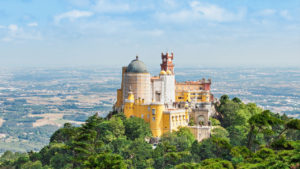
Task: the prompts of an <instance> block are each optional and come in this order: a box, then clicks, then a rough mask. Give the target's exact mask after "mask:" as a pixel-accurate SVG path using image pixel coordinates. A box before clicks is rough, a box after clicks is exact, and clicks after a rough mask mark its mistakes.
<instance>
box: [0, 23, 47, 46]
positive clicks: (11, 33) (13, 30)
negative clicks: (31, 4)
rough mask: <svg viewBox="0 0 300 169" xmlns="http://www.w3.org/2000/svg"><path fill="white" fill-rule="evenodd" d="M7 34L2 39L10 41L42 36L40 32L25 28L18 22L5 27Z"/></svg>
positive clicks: (37, 38) (40, 37) (36, 38)
mask: <svg viewBox="0 0 300 169" xmlns="http://www.w3.org/2000/svg"><path fill="white" fill-rule="evenodd" d="M4 28H5V31H6V35H5V36H4V37H3V38H1V40H2V41H6V42H10V41H14V40H41V39H42V36H41V33H40V32H37V31H30V30H24V29H23V28H22V27H19V26H18V25H16V24H10V25H8V26H7V27H4Z"/></svg>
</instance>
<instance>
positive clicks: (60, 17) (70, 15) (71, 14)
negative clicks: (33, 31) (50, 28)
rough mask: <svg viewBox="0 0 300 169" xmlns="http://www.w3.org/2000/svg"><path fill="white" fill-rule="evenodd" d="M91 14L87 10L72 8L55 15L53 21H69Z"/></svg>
mask: <svg viewBox="0 0 300 169" xmlns="http://www.w3.org/2000/svg"><path fill="white" fill-rule="evenodd" d="M92 15H93V13H92V12H89V11H79V10H73V11H69V12H65V13H62V14H59V15H57V16H55V17H54V21H55V23H59V22H60V21H61V20H63V19H69V20H70V21H74V20H76V19H78V18H83V17H90V16H92Z"/></svg>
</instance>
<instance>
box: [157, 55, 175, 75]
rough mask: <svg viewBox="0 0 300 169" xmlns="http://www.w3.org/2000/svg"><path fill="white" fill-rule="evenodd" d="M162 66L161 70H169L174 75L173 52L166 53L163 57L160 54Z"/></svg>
mask: <svg viewBox="0 0 300 169" xmlns="http://www.w3.org/2000/svg"><path fill="white" fill-rule="evenodd" d="M161 59H162V64H160V67H161V70H164V71H167V70H170V71H171V72H172V73H173V74H174V64H173V59H174V54H173V52H172V53H171V54H169V53H168V52H167V53H166V54H165V55H164V53H161Z"/></svg>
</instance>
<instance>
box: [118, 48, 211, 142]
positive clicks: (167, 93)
mask: <svg viewBox="0 0 300 169" xmlns="http://www.w3.org/2000/svg"><path fill="white" fill-rule="evenodd" d="M161 59H162V63H161V64H160V67H161V71H160V74H159V75H158V76H153V77H151V75H150V73H149V72H148V70H147V67H146V65H145V64H144V63H143V62H142V61H140V60H139V58H138V56H137V57H136V59H135V60H132V61H131V63H130V64H129V65H128V66H127V67H123V68H122V83H121V88H120V89H118V90H117V102H116V103H115V105H114V110H115V111H118V112H124V114H125V116H126V117H127V118H129V117H132V116H135V117H139V118H142V119H144V120H145V121H146V122H147V123H150V128H151V131H152V134H153V137H154V138H159V137H160V136H162V135H163V134H164V133H167V132H172V131H176V130H177V129H178V128H179V127H188V128H190V130H191V132H192V133H193V134H194V135H195V137H196V138H197V140H199V141H201V140H202V139H204V138H207V137H210V131H211V125H210V121H209V117H210V116H211V115H212V114H214V112H215V110H214V107H213V100H214V97H213V95H212V94H211V92H210V86H211V80H210V79H208V80H206V79H201V80H199V81H186V82H177V81H176V80H175V72H174V64H173V59H174V54H173V53H168V52H167V53H166V54H164V53H162V54H161Z"/></svg>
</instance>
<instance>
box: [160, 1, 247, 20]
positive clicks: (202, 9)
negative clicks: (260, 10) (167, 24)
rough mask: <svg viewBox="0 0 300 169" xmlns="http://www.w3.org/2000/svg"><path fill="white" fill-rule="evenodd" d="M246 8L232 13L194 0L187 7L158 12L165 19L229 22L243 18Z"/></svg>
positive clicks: (161, 18)
mask: <svg viewBox="0 0 300 169" xmlns="http://www.w3.org/2000/svg"><path fill="white" fill-rule="evenodd" d="M245 12H246V11H245V10H240V11H239V12H238V13H232V12H230V11H228V10H226V9H224V8H221V7H219V6H217V5H214V4H209V3H201V2H199V1H192V2H190V3H189V5H188V8H187V9H182V10H179V11H175V12H171V13H157V15H156V16H157V17H158V18H159V19H160V20H163V21H175V22H186V21H194V20H207V21H216V22H228V21H235V20H241V19H242V18H243V17H244V15H245Z"/></svg>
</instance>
